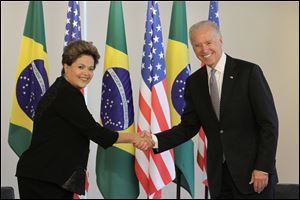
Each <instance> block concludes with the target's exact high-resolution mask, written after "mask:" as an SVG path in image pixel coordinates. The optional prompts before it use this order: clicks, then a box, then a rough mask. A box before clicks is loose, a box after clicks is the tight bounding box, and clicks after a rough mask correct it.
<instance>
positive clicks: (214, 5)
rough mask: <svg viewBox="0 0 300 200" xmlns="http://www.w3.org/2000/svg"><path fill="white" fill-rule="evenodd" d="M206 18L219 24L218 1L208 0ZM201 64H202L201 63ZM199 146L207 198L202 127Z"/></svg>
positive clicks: (199, 161)
mask: <svg viewBox="0 0 300 200" xmlns="http://www.w3.org/2000/svg"><path fill="white" fill-rule="evenodd" d="M208 20H210V21H212V22H214V23H215V24H217V25H218V26H219V24H220V23H219V7H218V1H210V3H209V15H208ZM201 66H202V65H201ZM198 135H199V140H198V141H199V148H198V152H197V162H198V165H199V167H200V169H201V171H202V183H203V184H204V186H205V187H206V188H205V189H206V191H205V198H207V195H208V194H207V193H208V192H207V187H208V181H207V173H206V149H207V138H206V136H205V133H204V131H203V129H202V128H201V129H200V131H199V134H198Z"/></svg>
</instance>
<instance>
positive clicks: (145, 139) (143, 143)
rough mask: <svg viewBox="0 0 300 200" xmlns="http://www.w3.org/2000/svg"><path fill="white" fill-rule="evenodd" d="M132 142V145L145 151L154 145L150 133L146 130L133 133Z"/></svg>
mask: <svg viewBox="0 0 300 200" xmlns="http://www.w3.org/2000/svg"><path fill="white" fill-rule="evenodd" d="M132 143H133V146H134V147H136V148H138V149H140V150H142V151H146V150H148V149H149V148H152V147H153V146H154V141H153V140H152V137H151V133H150V132H148V131H142V132H139V133H135V136H134V138H133V142H132Z"/></svg>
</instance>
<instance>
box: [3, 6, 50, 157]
mask: <svg viewBox="0 0 300 200" xmlns="http://www.w3.org/2000/svg"><path fill="white" fill-rule="evenodd" d="M48 73H49V72H48V56H47V49H46V40H45V29H44V15H43V5H42V2H41V1H30V2H29V7H28V12H27V17H26V24H25V28H24V33H23V37H22V44H21V50H20V54H19V60H18V65H17V71H16V79H15V86H14V93H13V99H12V112H11V118H10V124H9V136H8V143H9V145H10V147H11V148H12V149H13V151H14V152H15V153H16V154H17V155H18V156H20V155H21V154H22V153H23V152H24V151H25V150H26V149H27V148H28V147H29V145H30V141H31V136H32V126H33V117H34V114H35V109H36V106H37V104H38V102H39V100H40V99H41V97H42V96H43V95H44V94H45V92H46V90H47V89H48V88H49V80H48Z"/></svg>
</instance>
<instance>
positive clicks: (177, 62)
mask: <svg viewBox="0 0 300 200" xmlns="http://www.w3.org/2000/svg"><path fill="white" fill-rule="evenodd" d="M166 71H167V74H166V79H167V89H168V100H169V105H170V112H171V123H172V126H175V125H177V124H178V123H179V122H180V116H181V114H182V112H183V109H184V106H185V102H184V98H183V96H184V89H185V80H186V79H187V77H188V76H189V74H190V71H191V70H190V64H189V58H188V41H187V22H186V6H185V1H173V7H172V16H171V25H170V32H169V39H168V46H167V53H166ZM174 155H175V165H176V170H177V173H176V174H177V177H176V179H175V182H176V183H177V184H180V185H181V186H182V187H183V188H185V189H186V190H187V191H188V192H189V193H190V195H191V196H192V198H194V143H193V141H192V140H189V141H187V142H185V143H184V144H182V145H180V146H178V147H176V148H174ZM178 172H179V173H178ZM178 174H180V175H179V176H180V177H178ZM179 179H180V181H179Z"/></svg>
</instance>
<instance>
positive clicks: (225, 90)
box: [220, 55, 237, 119]
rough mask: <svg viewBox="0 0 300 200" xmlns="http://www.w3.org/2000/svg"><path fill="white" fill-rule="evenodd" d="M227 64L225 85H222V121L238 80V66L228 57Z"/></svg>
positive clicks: (224, 78)
mask: <svg viewBox="0 0 300 200" xmlns="http://www.w3.org/2000/svg"><path fill="white" fill-rule="evenodd" d="M226 56H227V59H226V64H225V71H224V77H223V84H222V92H221V101H220V119H222V116H223V114H224V111H225V108H226V103H227V102H228V101H229V99H230V96H231V95H230V94H231V92H232V88H233V86H234V82H235V80H236V78H237V71H236V65H235V62H234V60H233V58H231V57H230V56H228V55H226Z"/></svg>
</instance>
